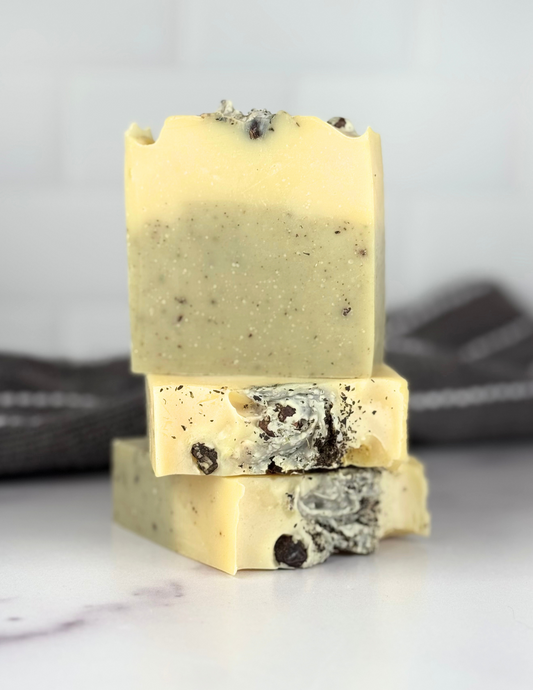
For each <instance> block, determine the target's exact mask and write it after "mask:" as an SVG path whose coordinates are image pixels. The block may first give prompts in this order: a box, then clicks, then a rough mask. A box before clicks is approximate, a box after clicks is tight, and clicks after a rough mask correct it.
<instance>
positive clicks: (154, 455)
mask: <svg viewBox="0 0 533 690" xmlns="http://www.w3.org/2000/svg"><path fill="white" fill-rule="evenodd" d="M146 386H147V401H148V404H147V406H148V425H149V438H150V451H151V452H150V455H151V460H152V465H153V468H154V472H155V474H156V475H157V476H163V475H168V474H204V475H206V474H216V475H220V476H228V475H241V474H277V473H290V472H302V471H306V472H309V471H313V470H317V469H334V468H338V467H343V466H346V465H358V466H381V467H390V466H392V465H393V464H394V463H396V462H398V458H400V459H401V458H406V457H407V407H408V391H407V383H406V381H405V379H403V378H402V377H401V376H399V375H398V374H396V372H394V371H393V370H392V369H390V368H389V367H386V366H384V365H381V366H380V367H378V368H377V369H376V370H375V371H374V373H373V375H372V377H371V378H363V379H343V380H338V379H319V380H318V382H313V383H307V382H306V383H303V382H302V383H297V382H292V383H276V382H272V381H270V382H269V381H268V380H267V379H265V380H264V381H263V382H259V381H256V382H255V383H254V384H253V385H251V384H250V382H249V380H248V381H247V380H241V379H239V378H235V379H233V380H230V379H227V378H222V379H218V380H217V379H208V378H203V379H202V378H194V379H192V380H191V379H186V378H184V377H179V376H162V375H149V376H147V377H146Z"/></svg>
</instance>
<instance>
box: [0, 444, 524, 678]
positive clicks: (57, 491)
mask: <svg viewBox="0 0 533 690" xmlns="http://www.w3.org/2000/svg"><path fill="white" fill-rule="evenodd" d="M419 455H420V456H421V458H422V459H424V460H425V461H426V462H427V466H428V474H429V477H430V480H431V489H432V494H431V499H430V507H431V510H432V514H433V535H432V537H431V538H430V539H428V540H425V539H422V538H406V539H390V540H387V541H385V542H383V543H382V544H381V546H380V548H379V550H378V551H377V552H376V553H375V554H373V555H371V556H343V557H340V556H339V557H335V558H332V559H330V561H328V562H327V563H325V564H324V565H321V566H318V567H316V568H312V569H310V570H302V571H277V572H243V573H240V574H239V575H238V576H237V577H231V576H229V575H225V574H223V573H220V572H218V571H216V570H212V569H210V568H208V567H206V566H203V565H200V564H198V563H194V562H192V561H189V560H187V559H185V558H182V557H180V556H178V555H176V554H174V553H171V552H170V551H166V550H165V549H163V548H161V547H159V546H156V545H154V544H151V543H150V542H148V541H144V540H143V539H141V538H139V537H137V536H135V535H134V534H131V533H129V532H127V531H126V530H123V529H122V528H120V527H117V526H113V525H111V522H110V487H109V481H108V479H107V477H104V476H97V475H85V476H79V477H69V478H54V479H40V480H29V481H28V480H25V481H10V482H3V483H0V687H2V688H6V690H7V689H8V688H9V690H18V689H19V688H28V689H30V688H31V689H33V688H39V690H43V689H47V688H50V689H52V688H53V689H54V690H58V689H62V688H68V690H84V689H85V688H87V689H89V688H90V689H91V690H93V689H98V690H106V689H107V688H113V689H114V690H121V689H122V688H127V689H128V690H134V689H137V688H139V689H143V690H144V689H145V688H150V689H151V690H166V689H167V688H173V689H177V688H179V689H180V690H188V688H193V689H199V690H201V689H204V688H217V690H218V689H224V688H232V689H236V688H246V689H247V690H261V689H262V688H291V689H296V690H298V689H299V688H306V689H313V688H331V689H332V690H337V689H344V688H371V689H372V690H381V689H382V688H383V689H384V690H403V689H404V688H405V689H407V688H409V690H418V689H419V688H420V689H422V688H424V689H430V690H441V689H442V690H461V689H462V688H465V689H466V688H468V689H469V690H472V689H474V690H475V689H477V688H479V689H480V690H481V689H482V690H490V689H492V688H495V689H496V688H497V689H498V690H501V689H505V690H522V689H524V690H525V689H526V688H527V689H528V690H531V688H533V447H532V446H527V445H518V446H516V445H515V446H512V447H510V448H509V447H507V448H506V447H505V446H503V445H502V446H491V447H486V448H484V449H480V448H477V449H473V448H471V449H437V450H430V449H424V450H422V451H421V452H420V453H419Z"/></svg>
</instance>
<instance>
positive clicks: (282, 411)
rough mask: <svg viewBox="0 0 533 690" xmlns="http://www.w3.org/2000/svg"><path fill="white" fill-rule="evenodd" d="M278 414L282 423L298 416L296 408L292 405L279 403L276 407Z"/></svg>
mask: <svg viewBox="0 0 533 690" xmlns="http://www.w3.org/2000/svg"><path fill="white" fill-rule="evenodd" d="M275 409H276V412H277V413H278V419H279V421H280V422H284V421H285V420H286V419H287V417H292V416H294V415H295V414H296V410H295V409H294V407H291V406H290V405H281V404H280V403H278V404H277V405H276V408H275Z"/></svg>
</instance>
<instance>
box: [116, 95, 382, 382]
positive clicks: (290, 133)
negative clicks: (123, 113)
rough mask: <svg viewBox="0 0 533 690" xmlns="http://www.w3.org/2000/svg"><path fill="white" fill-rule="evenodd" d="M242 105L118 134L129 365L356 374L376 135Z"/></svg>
mask: <svg viewBox="0 0 533 690" xmlns="http://www.w3.org/2000/svg"><path fill="white" fill-rule="evenodd" d="M331 123H332V124H329V123H328V122H325V121H323V120H320V119H318V118H316V117H299V116H297V117H291V116H290V115H288V114H287V113H286V112H283V111H281V112H279V113H277V114H275V115H272V114H271V113H268V112H267V111H252V112H251V113H250V114H249V115H243V114H242V113H239V112H238V111H236V110H234V109H233V107H232V106H231V104H229V102H223V105H222V107H221V109H220V110H219V111H218V112H216V113H211V114H206V115H202V116H183V117H171V118H169V119H167V121H166V122H165V125H164V127H163V129H162V131H161V134H160V136H159V138H158V139H157V141H154V140H153V138H152V135H151V133H150V130H141V129H140V128H139V127H137V126H136V125H132V127H131V128H130V129H129V131H128V132H127V134H126V174H125V186H126V215H127V230H128V262H129V294H130V314H131V332H132V368H133V370H134V371H136V372H139V373H152V374H177V375H200V376H204V375H220V376H228V375H251V376H253V375H258V376H272V377H277V378H280V377H289V378H290V377H301V378H305V379H308V380H309V379H315V378H331V377H335V378H358V377H362V376H370V374H371V372H372V369H373V366H374V364H375V363H376V362H380V361H381V359H382V350H383V331H384V297H383V284H384V272H383V232H384V228H383V172H382V162H381V144H380V138H379V135H377V134H375V133H374V132H373V131H372V130H370V129H368V130H367V131H366V132H365V133H364V134H363V135H361V136H356V135H354V132H353V131H352V129H351V128H350V127H349V126H348V125H347V124H346V121H345V120H343V119H342V118H335V119H334V120H332V121H331Z"/></svg>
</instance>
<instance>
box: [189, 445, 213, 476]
mask: <svg viewBox="0 0 533 690" xmlns="http://www.w3.org/2000/svg"><path fill="white" fill-rule="evenodd" d="M191 453H192V456H193V458H195V460H196V462H197V465H198V468H199V469H200V470H201V471H202V472H203V473H204V474H211V473H212V472H214V471H215V470H216V469H217V468H218V462H217V460H218V453H217V452H216V450H215V449H214V448H210V447H209V446H206V445H205V443H195V444H194V445H193V446H192V448H191Z"/></svg>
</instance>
